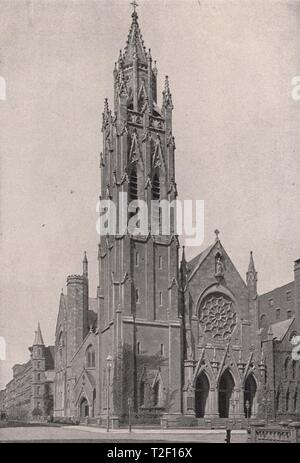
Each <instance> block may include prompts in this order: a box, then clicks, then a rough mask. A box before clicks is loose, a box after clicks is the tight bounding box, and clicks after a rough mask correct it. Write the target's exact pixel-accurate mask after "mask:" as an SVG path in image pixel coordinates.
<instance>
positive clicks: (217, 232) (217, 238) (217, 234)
mask: <svg viewBox="0 0 300 463" xmlns="http://www.w3.org/2000/svg"><path fill="white" fill-rule="evenodd" d="M215 234H216V241H220V238H219V234H220V232H219V230H218V229H216V230H215Z"/></svg>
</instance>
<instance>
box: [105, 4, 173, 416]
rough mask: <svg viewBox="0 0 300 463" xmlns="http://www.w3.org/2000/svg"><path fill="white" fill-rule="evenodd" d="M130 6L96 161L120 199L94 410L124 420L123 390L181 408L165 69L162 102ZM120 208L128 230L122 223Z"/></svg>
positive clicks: (150, 411) (108, 189)
mask: <svg viewBox="0 0 300 463" xmlns="http://www.w3.org/2000/svg"><path fill="white" fill-rule="evenodd" d="M133 6H134V11H133V13H132V21H131V26H130V30H129V34H128V39H127V42H126V46H125V49H124V51H120V54H119V57H118V60H117V62H116V64H115V68H114V71H113V84H114V102H113V110H112V109H110V105H109V103H108V100H107V99H105V103H104V112H103V124H102V132H103V154H101V162H100V167H101V196H100V204H101V200H102V201H103V200H111V201H112V202H113V203H114V204H115V206H116V209H117V215H116V217H117V219H116V220H117V230H116V231H115V232H111V230H108V232H107V233H106V234H102V236H101V237H100V244H99V256H98V260H99V288H98V299H99V316H98V320H99V332H100V336H99V343H100V345H99V351H100V360H99V362H100V365H99V371H100V373H99V374H100V385H101V386H102V387H101V389H102V396H103V397H102V400H101V405H100V408H101V410H100V414H101V416H105V415H106V414H107V412H108V408H109V412H110V414H111V417H112V420H113V423H114V422H116V423H117V422H119V421H120V420H126V417H127V414H128V399H130V400H129V403H132V407H133V411H134V413H136V414H137V415H138V416H141V417H143V419H145V416H146V415H147V416H151V419H152V420H153V418H154V419H157V420H159V417H160V416H161V415H163V414H174V413H180V411H181V405H180V394H181V393H180V390H181V372H180V353H181V334H180V333H181V319H180V317H179V313H178V248H179V244H178V239H177V235H176V231H175V225H174V224H175V219H174V217H175V213H174V210H173V209H172V207H171V208H170V209H169V211H168V213H167V217H168V220H167V222H168V224H169V227H168V229H167V232H164V229H162V227H163V223H164V217H165V215H163V210H162V209H163V208H162V207H160V204H162V203H161V201H162V200H164V203H165V205H167V207H166V209H168V206H169V205H170V204H171V203H172V201H173V200H175V199H176V196H177V190H176V182H175V167H174V152H175V142H174V136H173V133H172V112H173V103H172V95H171V91H170V86H169V79H168V77H166V78H165V84H164V89H163V92H162V104H161V105H159V103H158V99H157V68H156V62H155V61H154V62H153V60H152V57H151V51H150V50H148V51H147V50H146V48H145V46H144V41H143V38H142V34H141V30H140V27H139V23H138V15H137V12H136V4H135V2H134V3H133ZM121 198H122V199H121ZM123 198H125V200H124V199H123ZM124 201H125V202H124ZM137 201H143V204H144V205H147V210H146V209H144V207H142V205H141V204H140V203H138V202H137ZM127 207H128V210H127ZM137 207H138V209H137ZM142 209H143V210H142ZM145 210H146V212H145ZM124 211H125V222H127V224H128V228H127V229H125V230H124V229H123V228H122V229H121V227H120V228H118V226H120V225H121V223H120V222H121V221H120V217H121V215H122V214H124ZM147 219H148V220H147ZM141 222H143V227H141V226H140V224H141ZM132 223H134V224H135V225H136V226H137V228H139V227H140V231H139V232H138V233H136V232H135V233H133V231H132V229H131V228H130V224H132ZM145 224H146V225H145ZM110 357H112V359H113V360H112V366H110V365H109V364H108V361H107V358H108V359H109V358H110ZM109 398H110V404H109V406H108V405H107V403H108V399H109Z"/></svg>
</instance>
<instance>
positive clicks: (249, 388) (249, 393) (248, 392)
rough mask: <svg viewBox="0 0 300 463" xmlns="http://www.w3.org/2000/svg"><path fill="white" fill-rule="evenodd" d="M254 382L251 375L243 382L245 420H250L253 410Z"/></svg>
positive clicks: (255, 388)
mask: <svg viewBox="0 0 300 463" xmlns="http://www.w3.org/2000/svg"><path fill="white" fill-rule="evenodd" d="M256 390H257V387H256V381H255V379H254V378H253V375H252V374H250V375H249V376H248V377H247V379H246V382H245V390H244V413H245V417H246V418H250V417H251V416H252V415H253V411H254V410H253V409H254V406H253V405H254V399H255V395H256ZM247 402H248V407H249V408H248V410H247Z"/></svg>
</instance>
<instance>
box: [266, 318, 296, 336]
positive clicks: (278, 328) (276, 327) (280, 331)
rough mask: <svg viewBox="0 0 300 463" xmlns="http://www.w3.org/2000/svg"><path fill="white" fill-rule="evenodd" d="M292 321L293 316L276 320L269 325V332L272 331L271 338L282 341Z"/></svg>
mask: <svg viewBox="0 0 300 463" xmlns="http://www.w3.org/2000/svg"><path fill="white" fill-rule="evenodd" d="M293 321H294V318H288V319H287V320H283V321H282V322H277V323H273V324H272V325H270V328H271V332H272V333H273V339H274V340H275V341H282V340H283V338H284V337H285V335H286V333H287V332H288V330H289V328H290V326H291V324H292V323H293Z"/></svg>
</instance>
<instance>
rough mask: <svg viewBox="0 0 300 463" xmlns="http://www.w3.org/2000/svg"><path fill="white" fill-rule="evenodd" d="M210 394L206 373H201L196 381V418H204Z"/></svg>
mask: <svg viewBox="0 0 300 463" xmlns="http://www.w3.org/2000/svg"><path fill="white" fill-rule="evenodd" d="M208 394H209V382H208V379H207V376H206V374H205V373H204V372H202V373H200V375H199V376H198V378H197V381H196V388H195V412H196V418H203V417H204V415H205V407H206V402H207V397H208Z"/></svg>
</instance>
